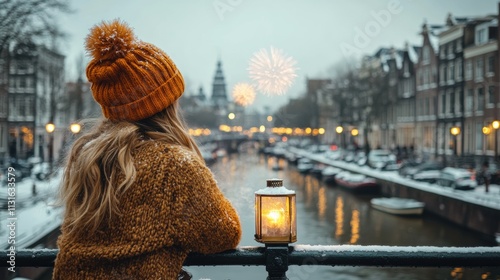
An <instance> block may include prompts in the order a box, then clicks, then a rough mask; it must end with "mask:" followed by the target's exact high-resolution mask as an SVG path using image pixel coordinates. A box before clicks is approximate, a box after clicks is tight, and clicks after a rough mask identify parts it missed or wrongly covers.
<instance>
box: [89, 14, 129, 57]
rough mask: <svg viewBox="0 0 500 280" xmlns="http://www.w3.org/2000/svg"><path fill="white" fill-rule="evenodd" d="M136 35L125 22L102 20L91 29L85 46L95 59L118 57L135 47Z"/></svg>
mask: <svg viewBox="0 0 500 280" xmlns="http://www.w3.org/2000/svg"><path fill="white" fill-rule="evenodd" d="M135 40H136V39H135V35H134V32H133V31H132V29H131V28H130V27H129V26H128V25H127V24H126V23H124V22H120V21H119V20H114V21H112V22H109V23H108V22H102V24H101V25H97V26H95V27H94V28H92V29H91V31H90V34H89V35H88V36H87V40H86V44H85V48H86V49H87V51H88V52H90V53H91V54H92V56H93V57H94V58H95V59H100V60H106V59H116V58H118V57H123V56H125V54H126V53H128V52H129V51H131V50H133V49H134V46H135Z"/></svg>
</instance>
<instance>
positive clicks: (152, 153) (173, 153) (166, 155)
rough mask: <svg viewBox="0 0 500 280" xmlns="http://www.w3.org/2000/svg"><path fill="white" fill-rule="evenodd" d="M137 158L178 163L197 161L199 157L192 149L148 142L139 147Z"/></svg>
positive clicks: (152, 141)
mask: <svg viewBox="0 0 500 280" xmlns="http://www.w3.org/2000/svg"><path fill="white" fill-rule="evenodd" d="M135 157H136V158H139V159H141V158H143V159H150V160H154V161H157V160H162V161H163V160H168V161H178V162H191V161H196V157H197V155H196V154H195V153H194V152H193V151H191V150H190V149H188V148H186V147H184V146H181V145H176V144H170V143H166V142H163V141H156V140H147V141H144V143H143V144H142V145H141V146H140V147H139V149H138V150H137V152H136V155H135Z"/></svg>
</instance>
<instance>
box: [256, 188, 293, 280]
mask: <svg viewBox="0 0 500 280" xmlns="http://www.w3.org/2000/svg"><path fill="white" fill-rule="evenodd" d="M255 240H256V241H257V242H260V243H264V244H265V245H266V252H265V255H266V270H267V272H268V274H269V275H268V278H267V279H276V280H285V279H287V278H286V271H287V270H288V243H293V242H295V241H297V220H296V208H295V192H294V191H291V190H288V189H286V188H285V187H284V186H283V180H282V179H269V180H267V187H266V188H264V189H260V190H258V191H256V192H255Z"/></svg>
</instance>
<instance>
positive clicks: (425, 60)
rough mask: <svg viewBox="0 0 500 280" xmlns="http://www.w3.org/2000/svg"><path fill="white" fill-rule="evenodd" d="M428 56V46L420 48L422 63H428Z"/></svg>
mask: <svg viewBox="0 0 500 280" xmlns="http://www.w3.org/2000/svg"><path fill="white" fill-rule="evenodd" d="M430 57H431V55H430V49H429V46H424V48H423V50H422V63H423V64H429V61H430Z"/></svg>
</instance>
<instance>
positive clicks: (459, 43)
mask: <svg viewBox="0 0 500 280" xmlns="http://www.w3.org/2000/svg"><path fill="white" fill-rule="evenodd" d="M461 51H462V41H461V40H457V52H461Z"/></svg>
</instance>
